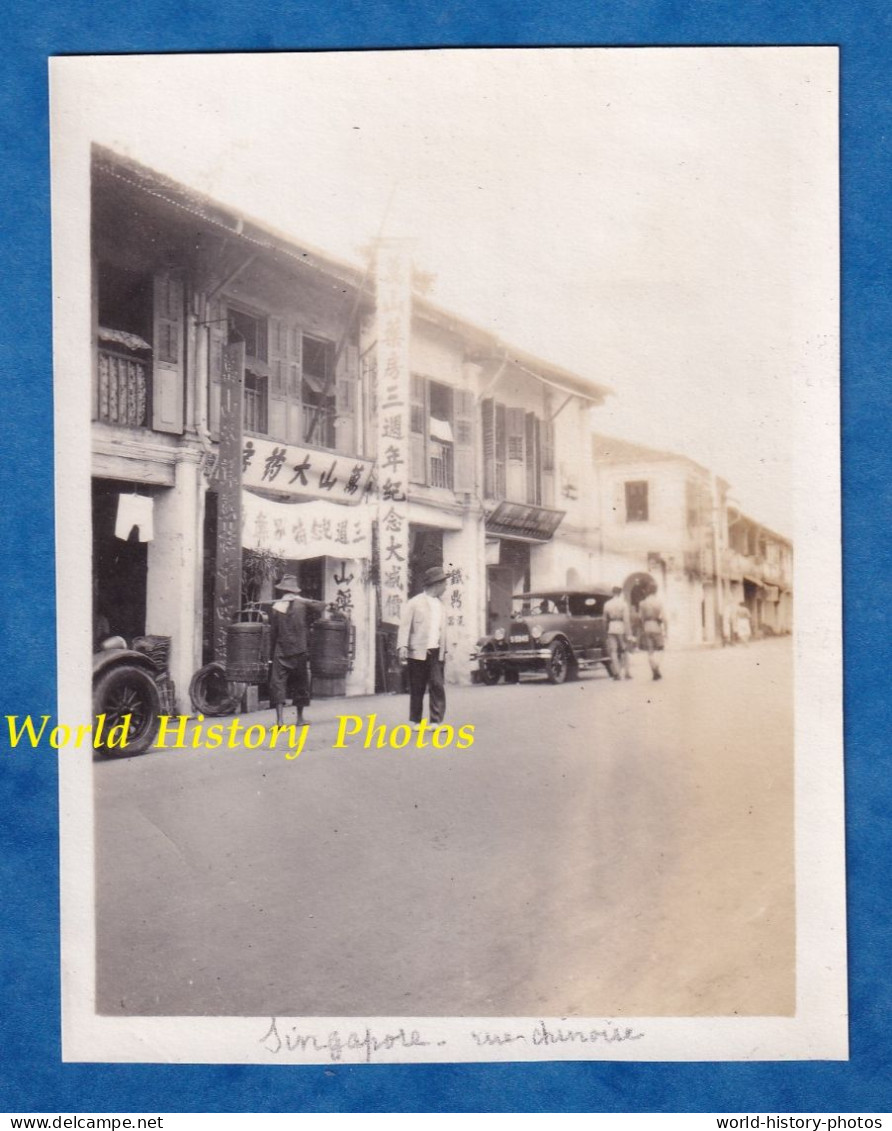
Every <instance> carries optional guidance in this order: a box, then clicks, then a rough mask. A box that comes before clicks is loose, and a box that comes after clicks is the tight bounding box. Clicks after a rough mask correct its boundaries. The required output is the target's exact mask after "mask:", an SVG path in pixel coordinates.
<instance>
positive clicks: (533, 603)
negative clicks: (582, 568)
mask: <svg viewBox="0 0 892 1131" xmlns="http://www.w3.org/2000/svg"><path fill="white" fill-rule="evenodd" d="M606 599H607V598H606V597H602V596H600V595H599V594H591V593H562V594H557V593H555V594H551V595H549V596H525V597H515V598H514V607H513V609H512V612H511V616H512V618H513V619H515V620H517V619H518V618H519V617H537V616H543V615H547V614H549V613H556V614H560V615H562V616H571V617H596V616H600V615H601V613H602V612H603V610H604V602H605V601H606Z"/></svg>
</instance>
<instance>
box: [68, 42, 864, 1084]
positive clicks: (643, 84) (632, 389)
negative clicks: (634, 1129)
mask: <svg viewBox="0 0 892 1131" xmlns="http://www.w3.org/2000/svg"><path fill="white" fill-rule="evenodd" d="M837 63H838V59H837V53H836V51H835V50H834V49H832V48H807V47H794V48H783V49H781V48H693V49H676V48H655V49H646V50H645V49H586V48H578V49H535V50H529V49H527V50H508V49H500V50H495V49H486V50H482V49H481V50H449V51H394V52H381V53H378V52H352V53H336V52H332V53H325V52H322V53H313V54H299V53H298V54H269V55H265V54H253V55H251V54H241V55H239V54H233V55H225V54H224V55H206V56H200V55H179V56H160V55H159V56H146V55H144V56H139V55H134V56H127V57H125V56H120V57H102V58H99V57H93V58H91V57H71V58H60V59H55V60H53V62H52V66H51V75H50V77H51V94H52V99H51V104H52V138H53V157H52V160H53V193H54V200H53V230H54V244H53V257H54V259H53V261H54V296H55V317H56V329H55V340H54V351H55V393H56V468H57V536H58V555H59V556H58V560H59V563H60V569H59V595H58V600H59V610H60V612H59V656H60V665H59V669H60V670H59V687H60V705H59V709H60V719H61V720H63V721H64V723H65V724H67V725H68V726H69V727H70V731H71V735H72V736H74V735H76V734H78V731H79V732H80V733H79V740H78V741H75V739H74V737H72V741H71V742H70V743H69V745H68V747H67V748H66V749H60V752H59V764H60V788H61V798H60V810H61V826H62V827H61V841H62V893H61V894H62V920H63V921H62V932H63V939H62V961H63V971H62V977H63V996H62V1000H63V1034H64V1042H63V1045H64V1048H63V1052H64V1055H65V1057H66V1059H70V1060H127V1061H140V1060H147V1061H158V1060H162V1061H198V1062H200V1061H230V1062H245V1063H248V1062H250V1063H316V1062H336V1061H344V1062H350V1063H352V1062H375V1063H392V1062H396V1061H437V1060H439V1061H461V1060H475V1059H476V1060H515V1061H516V1060H532V1059H556V1060H557V1059H564V1060H566V1059H586V1058H593V1059H599V1058H611V1059H624V1060H673V1059H677V1060H685V1059H700V1060H704V1059H710V1060H716V1059H787V1058H789V1059H793V1058H812V1059H820V1058H830V1057H835V1058H839V1057H844V1056H845V1055H846V1051H845V1049H846V1035H845V1028H846V1027H845V1014H846V1009H845V930H844V871H843V869H844V864H843V822H842V739H841V710H842V707H841V668H840V664H841V646H840V608H841V592H840V584H841V583H840V571H839V558H840V544H839V513H838V512H839V450H838V400H839V388H838V381H839V375H838V348H839V347H838V340H839V315H838V196H837V183H838V150H837V126H838V121H837V117H838V116H837V98H838V81H837ZM61 567H64V568H61ZM79 724H89V726H88V727H87V728H85V727H83V726H80V727H79Z"/></svg>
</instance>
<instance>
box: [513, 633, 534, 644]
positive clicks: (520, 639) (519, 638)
mask: <svg viewBox="0 0 892 1131" xmlns="http://www.w3.org/2000/svg"><path fill="white" fill-rule="evenodd" d="M529 642H530V638H529V636H527V634H526V633H525V632H524V633H518V634H516V635H513V636H512V637H511V643H512V644H529Z"/></svg>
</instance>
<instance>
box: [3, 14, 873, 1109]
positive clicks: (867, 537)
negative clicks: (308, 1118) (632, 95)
mask: <svg viewBox="0 0 892 1131" xmlns="http://www.w3.org/2000/svg"><path fill="white" fill-rule="evenodd" d="M890 24H892V7H890V5H889V4H888V3H887V2H885V0H860V2H852V3H848V4H836V3H833V2H831V0H819V2H808V3H805V2H803V3H794V2H787V3H781V2H780V0H775V2H767V0H744V2H741V0H712V2H707V3H704V2H700V3H697V2H693V0H688V2H687V3H685V2H682V0H613V2H603V3H598V4H594V3H576V4H572V3H562V4H552V5H542V4H540V3H534V2H533V0H511V2H507V0H501V2H496V0H473V2H470V0H445V2H444V3H442V4H415V5H412V6H411V7H409V6H404V5H403V4H400V3H397V2H396V0H392V2H383V0H364V2H363V3H355V2H354V3H345V2H338V3H331V4H328V3H326V4H319V5H314V4H309V3H293V2H282V0H279V2H276V3H272V2H270V0H252V3H251V4H250V5H248V4H244V3H241V2H239V0H222V2H220V0H217V2H215V3H210V2H208V0H201V2H193V3H190V4H188V5H186V4H183V3H181V2H176V3H174V2H172V0H142V2H141V3H140V4H139V5H135V4H133V5H126V6H119V5H112V4H109V3H96V4H94V5H93V6H92V7H90V8H86V7H84V8H79V7H76V6H73V5H70V4H68V3H66V2H63V0H19V3H18V4H16V6H15V7H14V8H12V7H8V8H7V11H6V13H5V17H4V28H3V42H2V52H3V68H2V71H0V123H2V126H0V128H2V135H0V136H2V141H3V145H2V154H3V160H2V163H0V197H2V209H3V210H2V216H3V236H2V240H0V248H2V254H3V257H4V266H5V269H4V272H3V302H2V303H0V351H2V380H0V407H2V412H3V416H2V419H3V422H4V428H3V431H4V441H3V445H2V448H3V450H2V455H0V476H2V484H0V499H2V512H0V583H2V592H3V601H2V632H0V672H2V677H3V681H2V685H0V686H2V697H3V703H2V711H0V714H5V713H7V712H16V713H19V714H27V713H29V712H32V713H35V714H40V713H43V712H45V711H47V710H49V709H52V706H53V705H54V703H55V668H54V664H55V661H54V632H55V607H54V598H53V593H54V568H55V567H57V568H59V569H64V568H65V563H64V562H59V563H55V566H54V559H53V506H52V504H53V487H52V475H53V449H52V368H51V332H50V318H51V309H50V308H51V279H50V225H49V221H50V212H49V165H48V152H49V138H48V126H47V85H46V70H47V62H46V61H47V56H48V55H52V54H57V53H58V54H77V53H85V54H93V53H122V52H154V51H195V50H206V51H216V50H265V49H273V50H285V49H301V48H313V49H329V48H357V47H402V46H406V47H410V46H411V47H415V46H463V45H464V46H471V45H486V46H490V45H502V46H509V45H522V46H543V45H550V44H556V45H557V44H559V45H611V44H625V45H639V44H662V45H671V44H839V45H841V47H842V56H841V61H842V116H841V122H842V141H843V145H842V155H843V218H842V233H843V268H844V286H843V328H844V333H843V343H844V347H843V414H844V415H843V445H844V467H843V483H844V508H845V509H844V531H845V545H844V550H845V559H844V562H845V576H846V591H845V612H846V628H847V632H846V660H847V673H848V676H847V680H846V708H847V724H846V742H847V804H848V877H849V932H850V934H849V941H850V995H851V1015H852V1024H851V1060H850V1062H848V1063H826V1064H820V1063H793V1064H779V1063H775V1064H758V1063H754V1064H653V1065H624V1064H611V1063H595V1064H576V1063H573V1064H540V1065H524V1066H521V1065H483V1064H481V1065H457V1066H420V1067H329V1068H323V1067H289V1068H281V1067H278V1068H263V1067H246V1066H233V1067H205V1066H194V1065H184V1066H143V1065H127V1066H115V1065H70V1064H69V1065H63V1064H62V1063H61V1062H60V1041H59V944H58V927H59V923H58V834H57V829H58V806H57V797H56V785H57V782H56V767H55V764H54V755H52V754H51V753H50V752H49V751H40V752H38V753H36V754H34V755H33V756H27V757H25V756H22V755H21V753H19V754H16V755H12V754H10V753H9V752H8V751H7V750H6V749H5V748H4V747H3V746H0V759H2V766H0V796H2V806H3V807H2V813H3V820H2V821H0V842H2V843H0V874H2V880H3V902H2V913H0V944H2V1002H0V1018H2V1021H0V1025H2V1033H3V1036H2V1042H3V1043H2V1048H0V1110H5V1111H11V1112H16V1111H19V1112H21V1111H24V1112H28V1111H48V1112H90V1111H93V1112H115V1111H147V1112H151V1111H153V1110H161V1111H230V1112H235V1111H360V1112H369V1111H503V1112H506V1111H590V1112H610V1111H744V1112H746V1111H749V1112H758V1111H763V1112H765V1111H775V1112H778V1111H780V1112H783V1111H799V1112H825V1113H833V1112H871V1111H874V1112H875V1111H889V1110H890V1109H892V1103H890V1084H889V1076H890V1070H889V1066H890V1063H892V1057H890V1041H889V1035H888V1025H889V1022H890V1020H892V1016H890V997H892V983H890V979H889V978H888V977H887V969H886V968H887V962H888V958H889V956H890V955H892V937H890V915H889V902H890V900H889V886H888V881H887V876H888V874H889V872H890V870H892V860H890V846H889V836H888V829H889V822H888V816H887V815H888V813H889V811H890V773H889V768H890V766H889V763H890V758H889V749H888V747H889V744H888V741H887V739H886V735H887V733H888V732H889V730H890V723H892V718H890V707H889V699H888V697H887V695H886V692H887V688H888V683H889V680H888V673H889V670H890V666H889V655H888V654H889V627H890V609H889V606H888V605H886V603H885V599H884V598H883V597H882V592H883V588H884V586H883V582H884V581H885V580H886V578H887V577H888V560H889V537H888V529H889V516H890V495H892V491H890V487H889V481H888V477H889V444H888V438H887V436H888V429H887V427H886V426H885V425H886V422H887V421H888V419H889V408H890V404H889V401H890V392H889V390H890V380H889V375H890V364H889V348H888V342H889V336H890V331H892V321H890V317H889V313H890V310H889V308H890V302H892V279H890V260H892V256H890V251H892V249H890V246H889V244H890V240H889V230H890V228H889V223H890V221H889V217H888V204H889V200H890V186H889V169H890V152H889V150H890V136H892V132H890V127H892V120H890V102H892V94H890V90H892V87H890V80H889V72H890V67H892V50H890V45H892V38H890ZM831 596H832V595H831ZM828 607H832V605H830V606H828Z"/></svg>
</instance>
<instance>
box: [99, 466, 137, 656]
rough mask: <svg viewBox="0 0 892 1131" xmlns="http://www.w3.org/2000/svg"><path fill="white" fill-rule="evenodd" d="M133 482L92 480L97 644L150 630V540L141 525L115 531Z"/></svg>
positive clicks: (127, 639)
mask: <svg viewBox="0 0 892 1131" xmlns="http://www.w3.org/2000/svg"><path fill="white" fill-rule="evenodd" d="M133 493H134V485H133V484H132V483H125V482H123V481H118V480H113V479H94V480H93V499H92V503H93V636H94V640H93V647H94V648H95V647H96V646H97V644H98V643H99V641H100V639H104V638H105V637H107V636H123V637H124V639H125V640H126V641H127V643H128V644H131V643H132V642H133V639H134V637H136V636H143V635H145V631H146V583H147V580H148V543H147V542H140V541H139V536H138V533H137V530H136V529H135V528H134V529H133V530H131V531H130V532H129V535H128V537H127V539H126V541H125V540H124V539H122V538H117V537H116V536H115V524H116V522H117V517H118V500H119V498H120V496H121V495H132V494H133Z"/></svg>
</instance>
